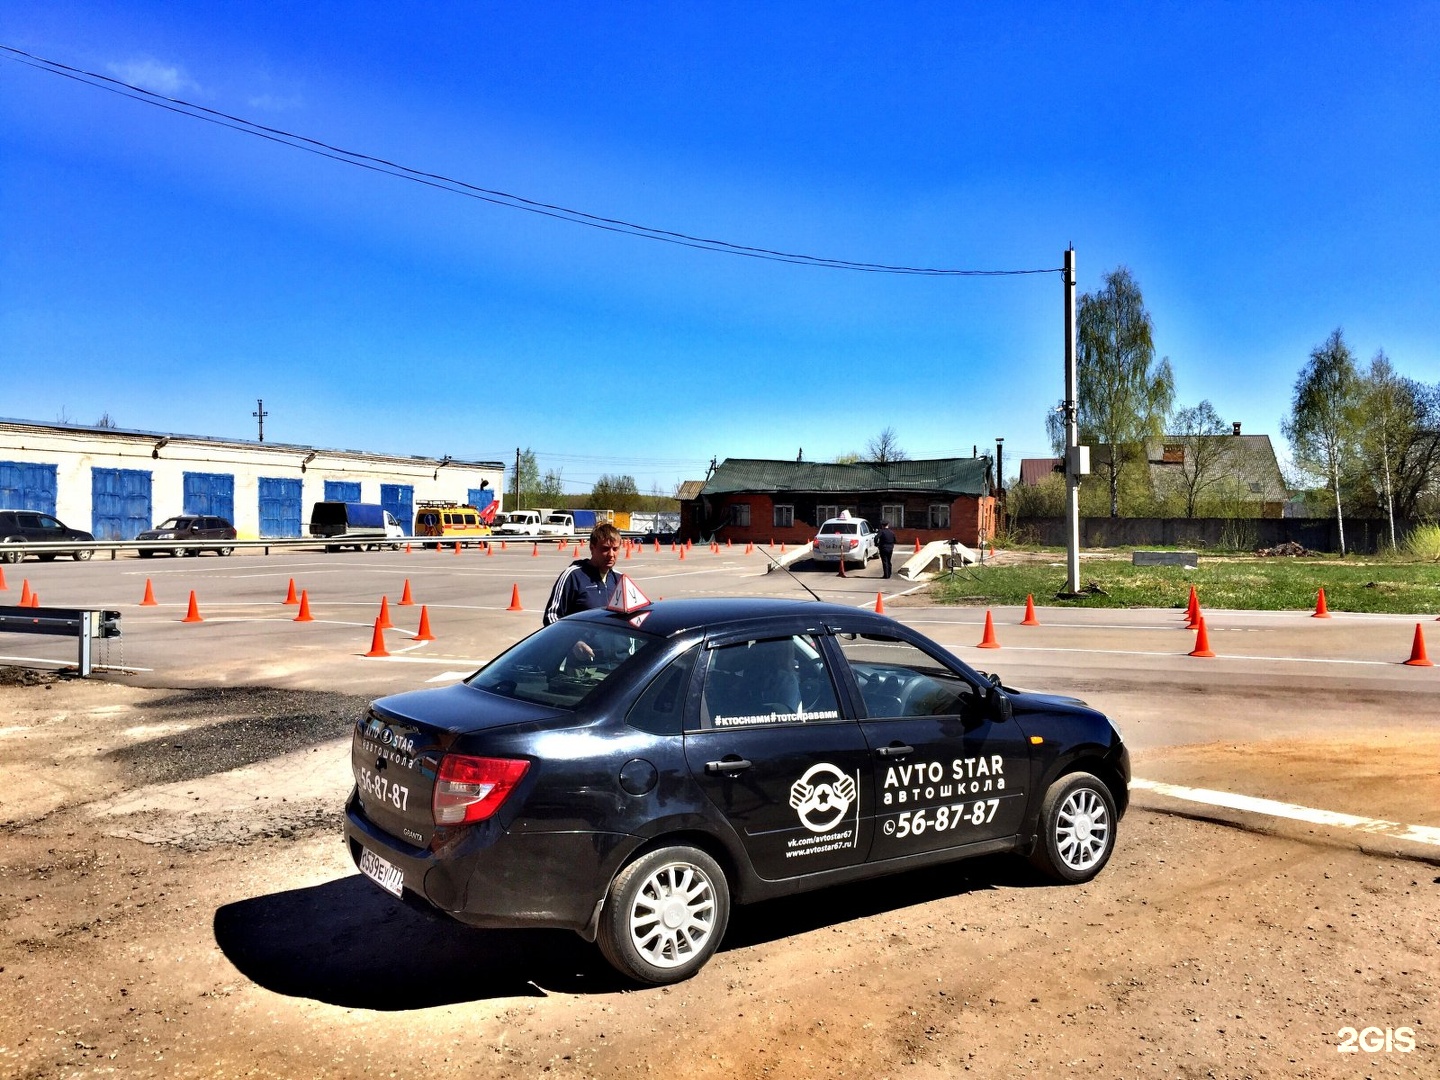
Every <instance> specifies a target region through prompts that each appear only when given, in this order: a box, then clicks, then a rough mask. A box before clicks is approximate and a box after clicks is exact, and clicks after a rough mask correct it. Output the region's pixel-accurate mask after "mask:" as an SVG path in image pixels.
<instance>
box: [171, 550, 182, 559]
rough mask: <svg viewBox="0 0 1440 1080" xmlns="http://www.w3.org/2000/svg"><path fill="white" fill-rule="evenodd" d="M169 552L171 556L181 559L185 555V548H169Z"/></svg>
mask: <svg viewBox="0 0 1440 1080" xmlns="http://www.w3.org/2000/svg"><path fill="white" fill-rule="evenodd" d="M170 554H171V556H173V557H174V558H176V559H183V558H184V557H185V549H184V548H171V549H170Z"/></svg>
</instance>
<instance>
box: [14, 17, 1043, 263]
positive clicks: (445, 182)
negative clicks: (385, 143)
mask: <svg viewBox="0 0 1440 1080" xmlns="http://www.w3.org/2000/svg"><path fill="white" fill-rule="evenodd" d="M0 54H4V55H5V57H6V59H9V60H12V61H14V62H15V63H18V64H23V65H25V66H26V67H31V68H34V69H36V70H37V71H44V72H47V73H48V74H51V75H57V76H60V77H62V78H67V79H72V80H74V81H75V82H78V83H80V84H82V85H84V86H90V87H93V88H95V89H98V90H105V91H108V92H110V93H113V94H117V95H119V96H120V97H124V98H127V99H129V100H131V101H136V102H139V103H140V104H143V105H150V106H152V107H154V108H158V109H164V110H165V111H167V112H172V113H176V114H178V115H180V116H187V117H189V118H190V119H192V120H200V121H203V122H205V123H208V124H215V125H216V126H218V127H223V128H228V129H229V130H231V131H237V132H240V133H241V134H245V135H251V136H254V137H255V138H259V139H265V140H266V141H269V142H275V143H279V144H281V145H282V146H289V147H291V148H292V149H295V150H303V151H305V152H306V153H309V154H315V155H316V156H318V157H323V158H328V159H330V160H331V161H337V162H340V163H341V164H344V165H350V166H353V167H355V168H359V169H366V170H369V171H371V172H378V173H382V174H384V175H386V176H393V177H395V178H396V179H400V180H408V181H410V182H412V183H416V184H420V185H422V186H425V187H430V188H436V189H438V190H440V191H446V192H449V193H451V194H453V195H462V196H465V197H466V198H470V199H476V200H478V201H480V202H486V203H490V204H492V205H495V206H504V207H508V208H510V209H512V210H523V211H525V212H526V213H530V214H538V215H540V216H542V217H548V218H554V219H556V220H559V221H568V222H570V223H571V224H574V225H584V226H587V227H588V228H592V229H600V230H602V231H605V232H614V233H620V234H622V235H626V236H635V237H639V238H641V239H645V240H656V241H659V242H661V243H666V244H675V245H678V246H680V247H688V248H694V249H696V250H699V251H712V252H716V253H718V254H725V255H738V256H741V257H744V258H750V259H764V260H767V261H770V262H782V263H790V264H792V265H796V266H813V267H822V268H825V269H830V270H853V271H857V272H860V273H867V274H901V275H913V276H923V277H1011V276H1018V275H1025V274H1058V273H1060V272H1061V271H1062V270H1063V267H1047V268H1043V269H1035V270H959V269H946V268H943V267H933V266H903V265H895V264H890V263H873V262H861V261H857V260H852V259H835V258H829V257H826V256H821V255H805V254H800V253H797V252H790V251H779V250H776V249H773V248H764V247H754V246H750V245H747V244H736V243H731V242H730V241H728V240H719V239H716V238H714V237H705V236H695V235H692V234H690V233H683V232H676V231H674V230H671V229H660V228H655V227H653V226H650V225H641V224H638V223H636V222H633V221H625V220H624V219H621V218H611V217H604V216H602V215H599V214H591V213H587V212H586V211H583V210H576V209H573V208H571V207H566V206H560V205H557V204H555V203H547V202H541V201H539V200H535V199H529V198H526V197H524V196H522V195H515V194H512V193H510V192H506V191H497V190H495V189H493V188H485V187H481V186H479V185H476V184H471V183H467V182H466V181H463V180H457V179H455V178H454V177H449V176H445V175H443V174H441V173H433V172H427V171H425V170H422V169H415V168H411V167H410V166H408V165H402V164H400V163H398V162H394V161H388V160H386V159H385V158H380V157H374V156H372V155H370V154H364V153H360V152H359V151H355V150H347V149H345V148H344V147H340V146H334V145H332V144H330V143H326V142H323V141H321V140H319V139H312V138H310V137H308V136H304V135H298V134H296V133H294V132H291V131H286V130H284V129H283V128H275V127H267V126H266V125H264V124H259V123H256V122H255V121H253V120H246V119H245V118H244V117H240V116H233V115H231V114H229V113H224V112H220V111H218V110H216V109H209V108H206V107H205V106H203V105H197V104H195V103H194V102H191V101H186V100H184V99H183V98H174V97H166V96H164V95H162V94H157V93H155V92H154V91H151V90H146V89H145V88H143V87H140V86H135V85H133V84H131V83H127V82H123V81H121V80H119V79H113V78H111V77H109V76H107V75H101V74H99V73H97V72H93V71H86V70H85V69H83V68H76V67H71V66H70V65H68V64H62V63H60V62H58V61H55V60H48V59H46V58H45V57H43V56H36V55H35V54H33V53H29V52H26V51H25V50H23V49H17V48H14V47H12V46H9V45H0Z"/></svg>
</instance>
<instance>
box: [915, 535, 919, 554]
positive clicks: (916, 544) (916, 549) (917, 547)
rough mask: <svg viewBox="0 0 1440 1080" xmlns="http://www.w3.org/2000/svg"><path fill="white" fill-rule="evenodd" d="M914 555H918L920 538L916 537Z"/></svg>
mask: <svg viewBox="0 0 1440 1080" xmlns="http://www.w3.org/2000/svg"><path fill="white" fill-rule="evenodd" d="M915 554H916V555H919V554H920V538H919V537H918V536H917V537H915Z"/></svg>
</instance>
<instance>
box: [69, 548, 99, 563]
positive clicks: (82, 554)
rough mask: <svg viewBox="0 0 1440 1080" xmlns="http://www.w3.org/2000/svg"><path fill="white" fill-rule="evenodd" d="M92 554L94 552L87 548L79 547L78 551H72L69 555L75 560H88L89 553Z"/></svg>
mask: <svg viewBox="0 0 1440 1080" xmlns="http://www.w3.org/2000/svg"><path fill="white" fill-rule="evenodd" d="M94 554H95V553H94V552H93V551H91V550H90V549H89V548H80V549H79V550H78V551H75V552H73V553H72V555H71V557H72V558H73V559H74V560H75V561H76V562H88V561H89V559H90V556H91V555H94Z"/></svg>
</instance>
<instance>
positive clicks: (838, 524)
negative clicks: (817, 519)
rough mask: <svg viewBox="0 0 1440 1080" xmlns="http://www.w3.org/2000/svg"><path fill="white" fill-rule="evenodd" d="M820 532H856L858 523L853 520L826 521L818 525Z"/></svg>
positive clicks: (858, 527) (858, 526) (858, 529)
mask: <svg viewBox="0 0 1440 1080" xmlns="http://www.w3.org/2000/svg"><path fill="white" fill-rule="evenodd" d="M820 531H821V533H858V532H859V531H860V525H859V523H858V522H854V521H827V522H825V524H824V525H821V526H820Z"/></svg>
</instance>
